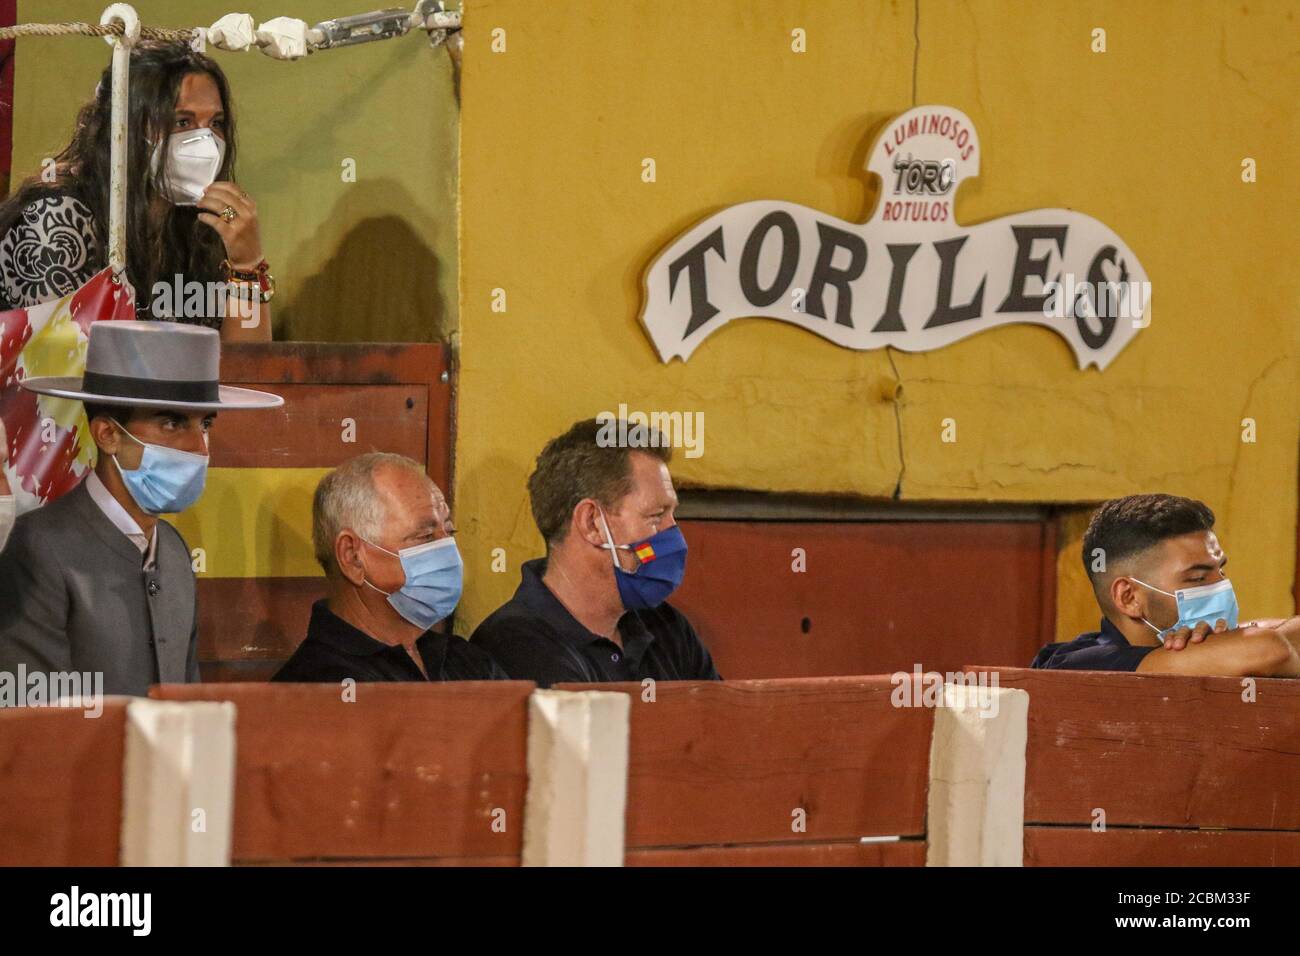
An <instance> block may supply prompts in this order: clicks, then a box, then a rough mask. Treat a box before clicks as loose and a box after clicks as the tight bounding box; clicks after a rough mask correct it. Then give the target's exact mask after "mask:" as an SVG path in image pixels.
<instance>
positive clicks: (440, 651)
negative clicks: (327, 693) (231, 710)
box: [271, 599, 506, 684]
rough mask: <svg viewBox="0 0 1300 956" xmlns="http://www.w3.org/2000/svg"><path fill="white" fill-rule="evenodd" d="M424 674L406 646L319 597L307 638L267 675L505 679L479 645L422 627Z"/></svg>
mask: <svg viewBox="0 0 1300 956" xmlns="http://www.w3.org/2000/svg"><path fill="white" fill-rule="evenodd" d="M415 650H416V653H418V654H419V655H420V660H422V661H423V662H424V669H425V671H426V672H427V673H428V675H429V676H428V677H425V676H424V674H422V673H420V668H418V667H416V666H415V661H413V660H411V655H410V654H408V653H406V649H405V648H403V647H400V646H397V645H394V644H385V643H384V642H383V641H377V640H375V639H374V638H373V637H371V636H370V635H369V634H367V633H365V632H364V631H361V630H359V629H357V628H355V627H353V626H352V625H351V624H349V623H348V622H347V621H345V620H343V618H341V617H339V616H338V615H337V614H335V613H334V612H333V611H331V610H330V609H329V604H328V602H327V601H325V600H324V599H321V600H319V601H317V602H316V603H315V604H313V605H312V606H311V623H310V624H308V626H307V639H306V640H305V641H303V642H302V643H301V644H299V645H298V649H297V650H295V651H294V652H293V656H292V657H290V658H289V659H288V660H287V661H285V663H284V666H283V667H281V668H280V669H279V670H278V671H277V672H276V674H275V676H274V677H272V678H271V680H273V681H280V682H289V683H330V684H332V683H335V682H337V681H341V680H344V679H346V678H351V679H352V680H355V681H357V682H358V683H360V682H362V681H424V680H431V681H435V680H436V681H444V680H505V679H506V674H505V671H503V670H502V669H501V668H500V667H498V666H497V664H496V662H495V661H493V660H492V658H490V657H488V655H487V654H485V653H483V650H482V648H478V647H470V645H469V642H468V641H466V640H464V639H463V638H460V637H457V636H456V635H455V634H442V633H440V632H438V631H426V632H425V633H424V634H422V635H420V637H418V638H416V641H415Z"/></svg>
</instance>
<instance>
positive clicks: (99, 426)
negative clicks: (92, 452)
mask: <svg viewBox="0 0 1300 956" xmlns="http://www.w3.org/2000/svg"><path fill="white" fill-rule="evenodd" d="M90 437H91V438H93V439H94V440H95V445H96V446H97V447H98V448H99V450H100V451H102V452H103V453H104V454H106V455H116V454H117V452H118V450H119V449H120V448H121V445H122V434H121V432H119V431H118V430H117V426H116V425H114V424H113V423H112V422H111V421H110V420H109V419H108V418H107V417H105V416H103V415H98V416H96V417H95V418H92V419H91V420H90Z"/></svg>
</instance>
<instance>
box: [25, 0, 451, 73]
mask: <svg viewBox="0 0 1300 956" xmlns="http://www.w3.org/2000/svg"><path fill="white" fill-rule="evenodd" d="M126 6H127V4H113V7H115V8H116V7H126ZM134 12H135V11H134V10H132V13H133V14H134ZM136 22H137V23H138V17H137V19H136ZM460 28H461V15H460V11H459V10H447V9H445V8H444V7H443V4H442V2H441V0H420V2H419V3H417V4H416V7H415V9H414V10H413V11H412V12H410V13H406V12H405V11H402V10H393V9H389V10H376V11H374V12H373V13H360V14H355V15H353V16H347V17H338V18H336V19H333V20H324V21H322V22H320V23H317V24H315V25H312V26H308V24H307V22H306V21H305V20H298V19H295V18H293V17H275V18H273V19H271V20H267V21H265V22H264V23H261V24H258V25H257V26H254V21H253V18H252V17H251V16H249V15H248V14H247V13H228V14H226V15H225V16H224V17H221V18H220V19H219V20H217V21H216V22H215V23H213V24H212V26H210V27H207V28H206V29H205V28H203V27H195V28H193V29H189V30H173V29H167V28H163V27H150V26H143V25H141V26H140V27H139V33H138V38H140V39H146V40H174V41H180V42H183V43H190V44H194V45H195V46H196V48H197V49H200V50H203V49H205V47H206V45H207V44H208V43H211V44H212V45H213V46H214V47H216V48H217V49H219V50H225V51H227V52H231V53H242V52H245V51H248V50H252V49H257V50H260V51H261V52H262V53H264V54H265V55H267V56H269V57H272V58H274V59H277V60H299V59H302V58H303V57H305V56H308V55H310V54H312V53H315V52H317V51H318V50H329V49H333V48H335V47H340V46H353V45H355V44H357V43H368V42H371V41H373V40H387V39H391V38H392V37H398V36H405V35H406V34H407V33H408V32H410V31H411V30H417V29H422V30H424V31H425V32H427V33H428V35H429V42H430V44H431V45H433V46H439V45H440V44H442V43H445V42H446V41H447V39H448V38H449V37H450V36H451V34H453V33H456V32H458V31H459V30H460ZM33 36H39V37H52V36H91V37H104V38H105V39H106V40H108V41H109V42H113V41H114V40H116V39H120V38H123V37H124V33H123V26H122V23H121V22H120V21H117V22H110V23H102V22H101V23H99V24H90V23H82V22H80V21H72V22H68V23H20V24H17V25H16V26H11V27H0V40H13V39H17V38H18V37H33Z"/></svg>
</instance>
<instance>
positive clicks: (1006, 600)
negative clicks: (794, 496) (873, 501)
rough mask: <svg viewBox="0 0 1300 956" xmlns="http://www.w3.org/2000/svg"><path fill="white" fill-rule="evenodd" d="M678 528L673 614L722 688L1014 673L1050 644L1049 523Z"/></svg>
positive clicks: (718, 523)
mask: <svg viewBox="0 0 1300 956" xmlns="http://www.w3.org/2000/svg"><path fill="white" fill-rule="evenodd" d="M680 523H681V527H682V533H683V534H684V535H685V536H686V540H687V542H688V543H689V545H690V557H689V559H688V564H687V568H688V570H687V574H686V579H685V581H684V582H683V583H682V586H681V588H680V589H679V590H678V591H677V593H676V594H675V595H674V597H673V604H674V606H676V607H678V608H680V609H681V610H682V611H683V612H684V613H685V614H686V615H687V616H688V617H689V618H690V619H691V623H692V624H693V625H694V626H695V628H696V630H697V631H698V632H699V634H700V638H701V640H703V641H704V643H705V646H707V647H708V648H709V652H710V653H711V654H712V655H713V657H714V660H715V661H716V663H717V666H718V670H719V672H720V673H721V674H722V675H723V676H724V677H726V678H728V679H731V678H747V679H748V678H770V677H824V676H833V675H844V674H884V673H892V672H894V671H900V670H901V671H908V672H910V671H911V670H912V668H913V667H914V666H915V665H917V664H919V665H921V667H922V669H923V670H937V671H941V672H951V671H959V670H961V666H962V664H964V663H965V662H966V661H969V660H973V659H979V660H984V661H988V662H991V663H997V664H1003V665H1007V666H1012V667H1023V666H1027V665H1028V664H1029V663H1030V661H1032V660H1033V658H1034V654H1035V653H1036V652H1037V650H1038V648H1039V647H1041V646H1042V645H1043V644H1045V643H1047V642H1048V641H1051V640H1053V637H1052V635H1053V633H1054V630H1055V623H1056V622H1055V594H1056V591H1055V586H1056V568H1055V563H1054V562H1055V558H1056V546H1055V523H1054V521H1051V520H1046V521H989V520H983V521H975V520H971V521H966V520H936V521H925V520H898V521H746V520H736V521H726V520H688V519H683V520H682V521H681V522H680ZM795 548H802V549H803V552H804V554H805V555H806V568H807V569H806V571H803V572H798V573H796V572H794V571H792V569H791V564H792V560H793V558H792V551H793V550H794V549H795ZM756 595H761V596H762V597H761V600H755V596H756ZM957 631H960V639H955V638H954V634H955V633H957Z"/></svg>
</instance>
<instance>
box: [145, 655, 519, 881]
mask: <svg viewBox="0 0 1300 956" xmlns="http://www.w3.org/2000/svg"><path fill="white" fill-rule="evenodd" d="M532 690H533V685H532V684H531V683H526V682H522V681H484V682H470V681H466V682H455V683H445V684H432V685H427V686H416V685H407V684H370V683H363V684H358V685H356V687H355V694H356V700H355V702H353V703H349V702H345V701H344V700H343V699H342V690H341V688H340V687H339V686H338V685H333V684H330V685H290V684H207V685H202V684H200V685H162V686H158V687H155V688H153V690H152V691H151V696H153V697H156V698H159V699H164V700H229V701H233V702H234V704H235V707H236V720H235V760H236V765H235V803H234V822H233V827H232V829H233V850H232V857H233V860H234V862H236V863H264V862H285V861H294V862H301V861H333V862H345V861H373V862H383V861H400V862H404V863H426V864H433V865H448V864H451V865H454V864H456V863H461V862H463V863H470V864H474V865H491V864H497V865H517V864H518V861H519V852H520V847H521V842H522V833H523V805H524V790H525V786H526V782H527V769H526V752H527V751H526V738H527V719H528V696H529V694H530V693H531V692H532ZM503 814H504V815H503ZM497 821H500V822H499V823H498V825H497V827H495V828H494V826H493V824H494V822H497ZM501 824H504V830H501Z"/></svg>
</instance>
